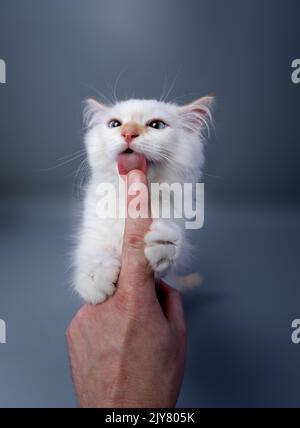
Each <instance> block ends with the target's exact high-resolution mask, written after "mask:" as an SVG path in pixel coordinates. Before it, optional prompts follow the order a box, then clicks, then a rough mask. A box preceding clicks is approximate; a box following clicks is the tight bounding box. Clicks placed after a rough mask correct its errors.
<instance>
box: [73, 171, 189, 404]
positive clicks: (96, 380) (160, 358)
mask: <svg viewBox="0 0 300 428" xmlns="http://www.w3.org/2000/svg"><path fill="white" fill-rule="evenodd" d="M136 182H139V183H142V184H144V185H147V179H146V176H145V175H144V173H143V172H141V171H138V170H135V171H132V172H130V173H129V175H128V184H129V186H130V185H131V184H132V183H136ZM128 203H130V196H129V197H128ZM150 224H151V220H150V219H143V218H138V219H132V218H127V219H126V225H125V233H124V244H123V253H122V267H121V272H120V276H119V279H118V284H117V291H116V293H115V294H114V296H113V297H111V298H110V299H109V300H108V301H106V302H105V303H103V304H100V305H98V306H92V305H85V306H83V307H82V308H81V309H80V310H79V312H78V313H77V315H76V316H75V318H74V319H73V320H72V322H71V324H70V326H69V327H68V330H67V341H68V346H69V355H70V362H71V368H72V375H73V381H74V384H75V388H76V392H77V397H78V401H79V404H80V406H81V407H115V408H117V407H139V408H143V407H145V408H149V407H153V408H155V407H165V408H168V407H175V405H176V401H177V398H178V395H179V391H180V387H181V382H182V378H183V372H184V361H185V354H186V326H185V321H184V314H183V309H182V304H181V298H180V295H179V293H178V292H177V291H176V290H174V289H172V288H171V287H169V286H168V285H166V284H165V283H163V282H160V283H159V284H157V287H156V284H155V281H154V277H153V272H152V270H151V269H150V267H149V265H148V262H147V260H146V258H145V256H144V235H145V233H146V232H147V231H148V230H149V226H150Z"/></svg>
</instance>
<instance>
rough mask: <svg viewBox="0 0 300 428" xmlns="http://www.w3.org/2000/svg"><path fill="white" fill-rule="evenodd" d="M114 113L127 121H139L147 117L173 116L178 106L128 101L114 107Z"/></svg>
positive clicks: (155, 102)
mask: <svg viewBox="0 0 300 428" xmlns="http://www.w3.org/2000/svg"><path fill="white" fill-rule="evenodd" d="M112 110H113V112H114V113H116V114H119V115H120V116H122V117H124V118H126V119H127V120H134V121H139V120H142V119H143V118H145V117H159V116H161V115H163V116H165V115H171V114H174V113H175V111H176V105H174V104H168V103H164V102H161V101H156V100H138V99H134V100H128V101H121V102H119V103H117V104H116V105H115V106H113V107H112Z"/></svg>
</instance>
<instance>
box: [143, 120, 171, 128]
mask: <svg viewBox="0 0 300 428" xmlns="http://www.w3.org/2000/svg"><path fill="white" fill-rule="evenodd" d="M147 126H150V128H154V129H164V128H166V127H167V124H166V123H165V122H163V121H162V120H152V122H149V123H148V124H147Z"/></svg>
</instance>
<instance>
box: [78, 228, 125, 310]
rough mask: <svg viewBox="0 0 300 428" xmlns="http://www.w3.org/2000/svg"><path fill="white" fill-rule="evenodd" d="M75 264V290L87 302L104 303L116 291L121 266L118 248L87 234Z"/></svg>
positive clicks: (80, 246)
mask: <svg viewBox="0 0 300 428" xmlns="http://www.w3.org/2000/svg"><path fill="white" fill-rule="evenodd" d="M75 264H76V269H75V278H74V285H75V290H76V291H77V293H78V294H79V295H80V296H81V297H82V298H83V299H84V300H85V301H86V302H87V303H92V304H97V303H102V302H104V301H105V300H106V299H107V298H108V297H109V296H111V295H112V294H113V293H114V291H115V284H116V282H117V280H118V276H119V272H120V266H121V262H120V254H119V249H118V248H113V247H112V246H111V243H110V245H105V243H104V242H103V239H102V241H101V244H99V243H97V242H96V240H95V237H91V236H89V237H87V236H86V237H85V238H84V239H83V240H82V242H81V243H80V245H79V248H78V249H77V253H76V258H75Z"/></svg>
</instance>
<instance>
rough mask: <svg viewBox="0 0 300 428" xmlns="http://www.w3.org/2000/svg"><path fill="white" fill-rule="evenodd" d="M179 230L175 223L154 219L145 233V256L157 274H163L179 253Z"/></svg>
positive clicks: (160, 275)
mask: <svg viewBox="0 0 300 428" xmlns="http://www.w3.org/2000/svg"><path fill="white" fill-rule="evenodd" d="M180 244H181V230H180V228H179V226H177V225H176V224H175V223H172V222H170V223H167V222H165V221H162V220H155V221H153V223H152V224H151V226H150V231H149V232H148V233H146V235H145V256H146V258H147V260H148V261H149V263H150V266H151V267H152V269H153V271H154V272H155V273H156V275H157V276H159V277H162V276H164V275H165V274H166V273H167V272H168V270H169V269H170V268H171V267H172V266H173V265H174V263H175V262H176V259H177V257H178V254H179V248H180Z"/></svg>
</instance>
